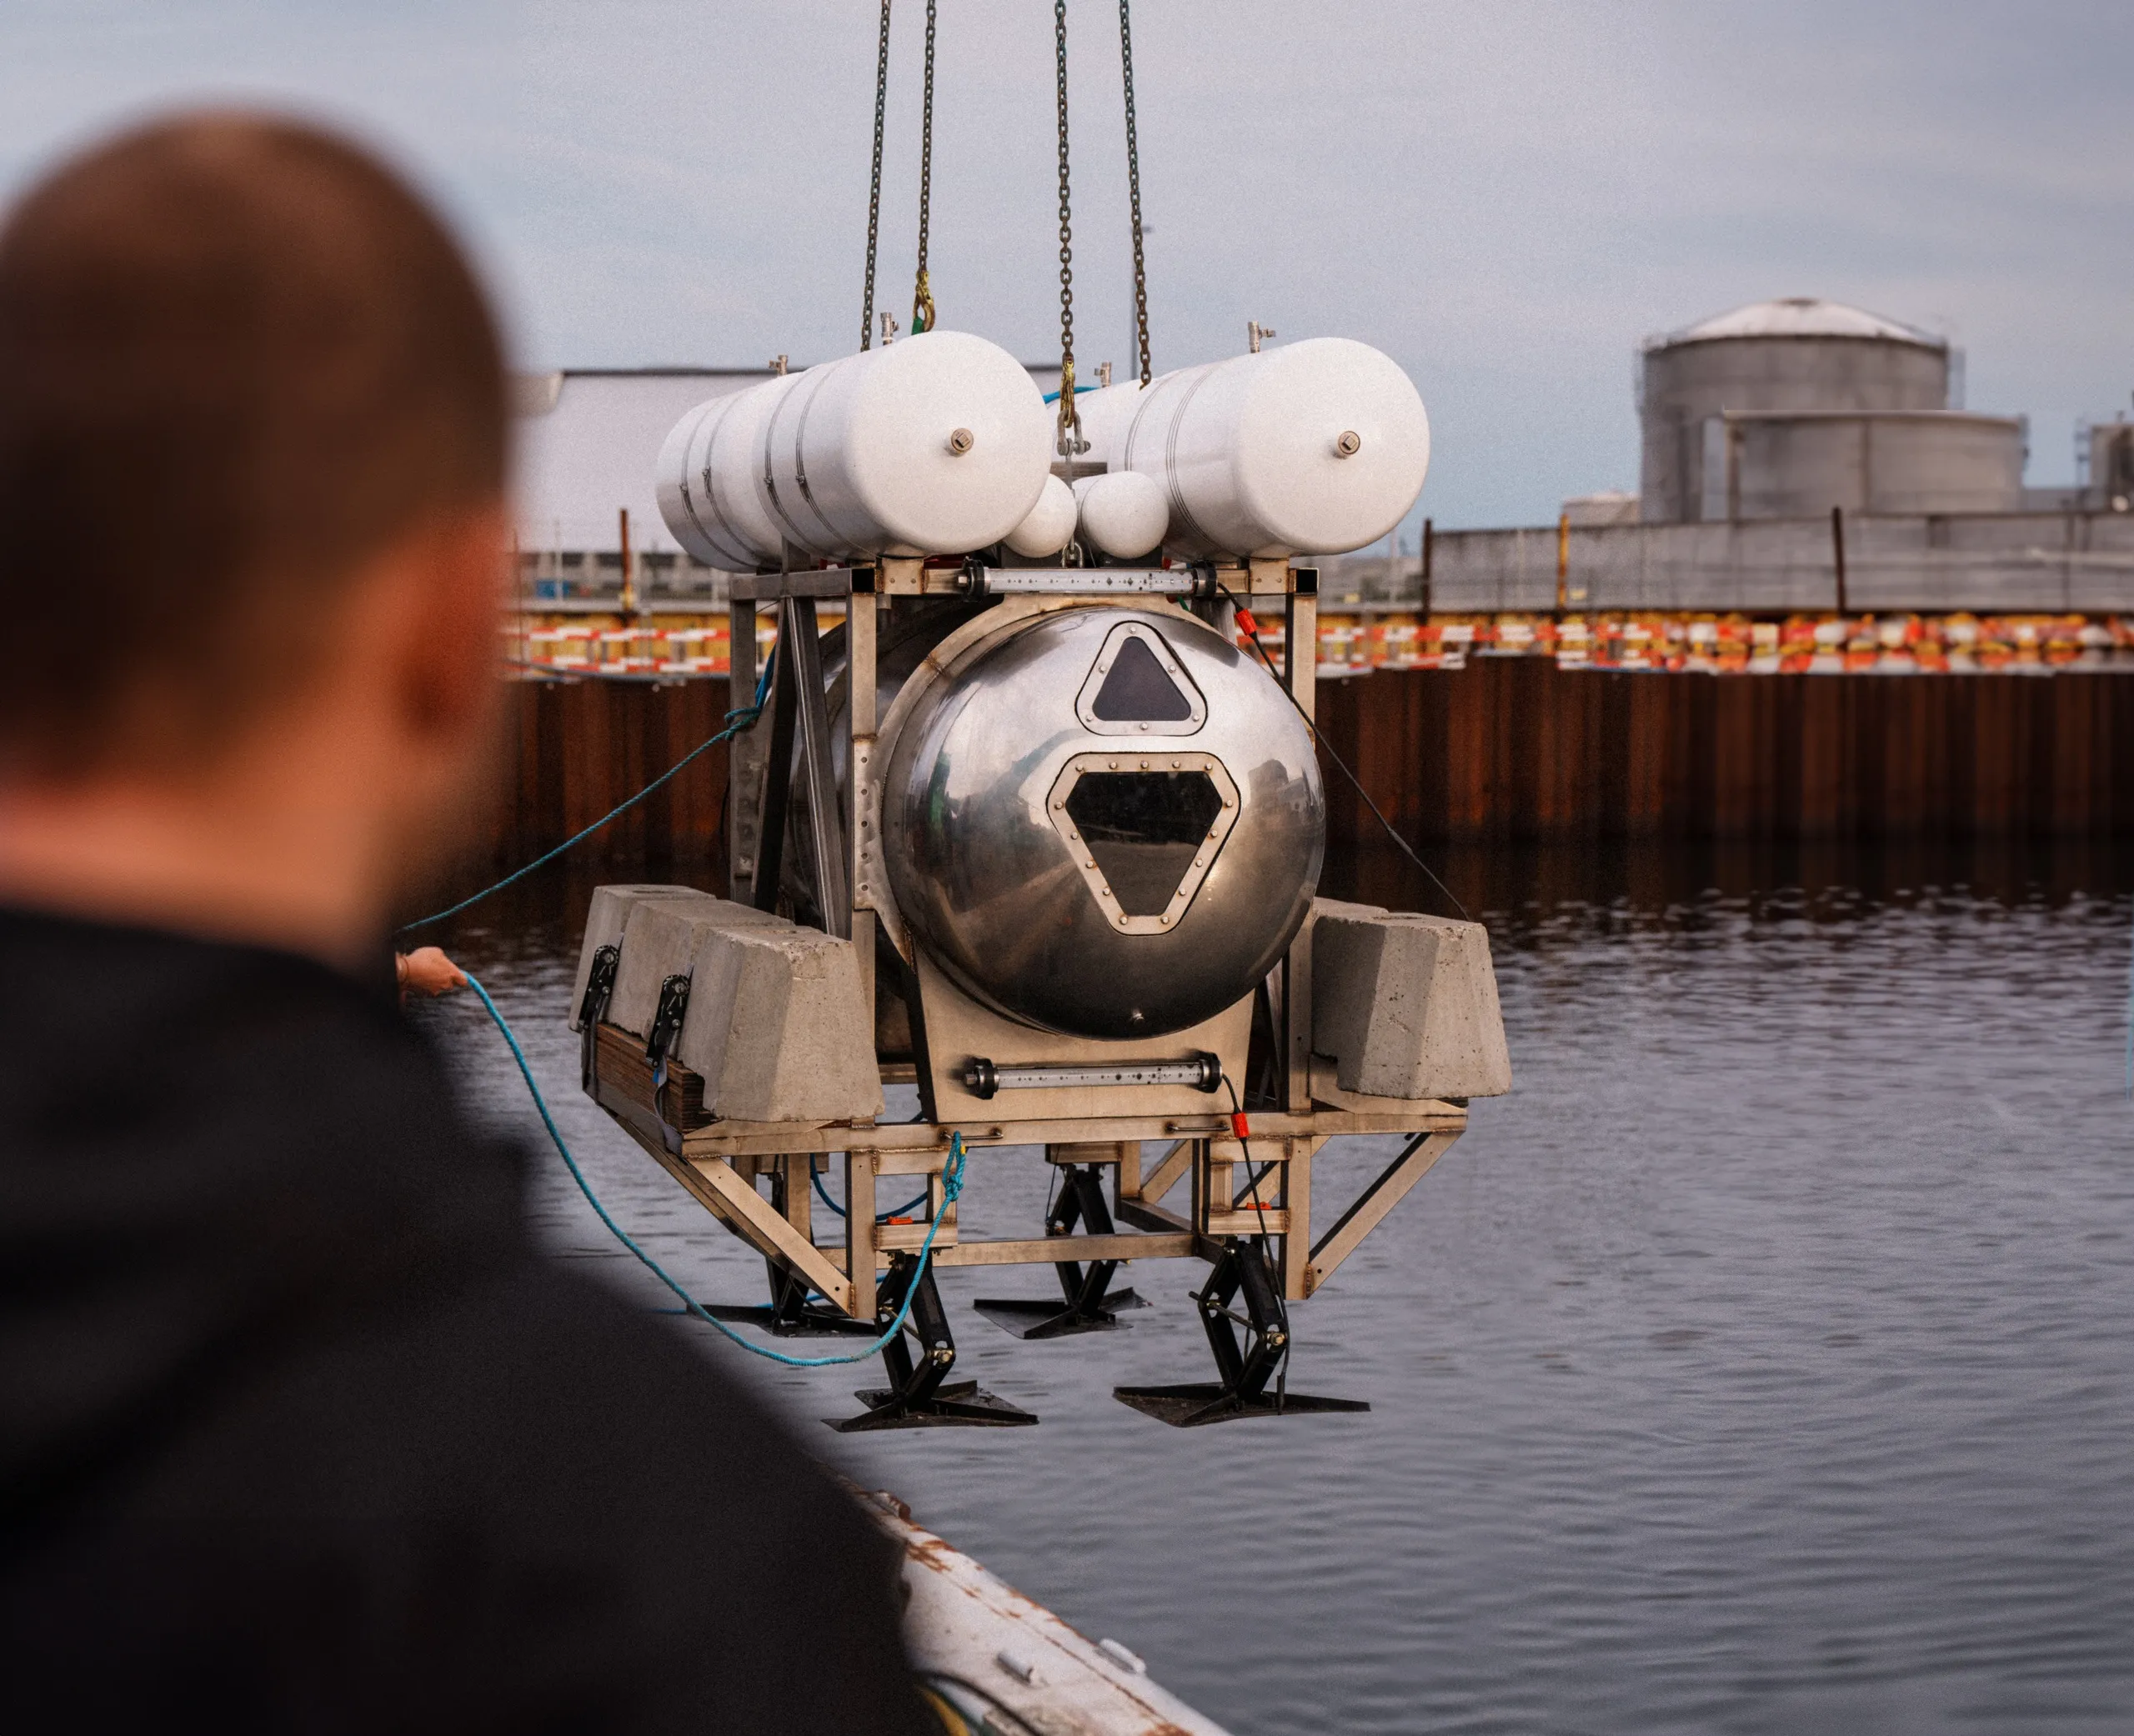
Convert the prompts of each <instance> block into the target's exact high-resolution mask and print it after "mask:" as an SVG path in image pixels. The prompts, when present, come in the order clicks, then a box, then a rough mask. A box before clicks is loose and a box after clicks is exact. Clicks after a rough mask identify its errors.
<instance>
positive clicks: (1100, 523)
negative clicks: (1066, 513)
mask: <svg viewBox="0 0 2134 1736" xmlns="http://www.w3.org/2000/svg"><path fill="white" fill-rule="evenodd" d="M1075 504H1076V506H1077V508H1079V513H1080V525H1081V532H1082V538H1083V540H1084V541H1085V542H1086V543H1090V544H1091V545H1092V546H1093V547H1094V548H1095V549H1096V550H1097V552H1098V553H1100V554H1106V555H1109V556H1110V557H1111V558H1112V559H1114V560H1115V561H1138V560H1139V559H1140V558H1141V557H1142V556H1143V555H1145V554H1149V553H1153V552H1154V551H1155V549H1156V548H1158V547H1159V546H1160V544H1161V543H1162V542H1163V539H1164V528H1165V525H1166V524H1167V523H1169V522H1170V503H1168V502H1167V501H1165V498H1164V491H1163V490H1162V488H1160V487H1159V486H1158V485H1157V483H1156V482H1155V479H1154V478H1151V477H1145V476H1143V475H1142V474H1141V473H1140V472H1139V471H1135V470H1111V471H1106V472H1105V473H1104V474H1103V475H1101V476H1085V477H1078V478H1075Z"/></svg>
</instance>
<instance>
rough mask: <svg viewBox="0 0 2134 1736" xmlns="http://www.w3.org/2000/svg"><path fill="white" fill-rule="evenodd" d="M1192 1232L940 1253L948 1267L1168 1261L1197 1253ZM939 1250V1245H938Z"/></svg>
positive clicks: (1039, 1240)
mask: <svg viewBox="0 0 2134 1736" xmlns="http://www.w3.org/2000/svg"><path fill="white" fill-rule="evenodd" d="M1199 1243H1200V1238H1198V1237H1196V1236H1195V1235H1193V1234H1192V1233H1190V1231H1167V1232H1164V1233H1158V1234H1155V1235H1125V1234H1120V1235H1110V1236H1037V1237H1034V1238H1030V1239H1029V1240H1026V1241H1000V1242H959V1243H957V1244H956V1246H955V1247H954V1248H950V1249H947V1250H945V1251H939V1252H937V1253H936V1255H935V1258H937V1259H938V1260H939V1263H941V1264H942V1265H944V1266H1046V1265H1050V1264H1051V1263H1053V1262H1054V1261H1055V1260H1168V1259H1180V1258H1185V1257H1187V1256H1190V1255H1191V1254H1192V1253H1195V1251H1196V1248H1197V1247H1198V1245H1199ZM935 1247H936V1248H937V1250H938V1249H939V1243H936V1244H935Z"/></svg>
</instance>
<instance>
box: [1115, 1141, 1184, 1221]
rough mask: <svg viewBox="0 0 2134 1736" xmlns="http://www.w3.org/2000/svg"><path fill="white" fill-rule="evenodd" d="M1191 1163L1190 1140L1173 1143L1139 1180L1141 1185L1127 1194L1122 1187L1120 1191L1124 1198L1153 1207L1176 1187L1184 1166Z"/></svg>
mask: <svg viewBox="0 0 2134 1736" xmlns="http://www.w3.org/2000/svg"><path fill="white" fill-rule="evenodd" d="M1192 1161H1193V1142H1192V1141H1191V1140H1190V1139H1180V1140H1177V1141H1175V1142H1174V1143H1173V1144H1172V1146H1171V1148H1170V1150H1169V1151H1167V1152H1165V1153H1164V1154H1163V1158H1162V1159H1161V1160H1160V1162H1159V1163H1157V1165H1156V1167H1155V1168H1154V1169H1151V1170H1150V1172H1149V1173H1147V1174H1146V1175H1145V1176H1144V1177H1143V1178H1141V1185H1140V1187H1139V1188H1135V1189H1134V1190H1132V1191H1131V1192H1128V1191H1127V1190H1126V1189H1125V1188H1123V1187H1122V1188H1121V1190H1120V1191H1121V1193H1122V1194H1123V1195H1124V1197H1125V1198H1132V1199H1139V1200H1140V1201H1141V1202H1142V1203H1145V1204H1147V1205H1154V1204H1155V1203H1156V1202H1157V1201H1158V1200H1160V1199H1161V1198H1163V1197H1164V1195H1165V1194H1166V1193H1170V1190H1171V1189H1172V1188H1175V1187H1176V1186H1177V1185H1178V1178H1180V1176H1182V1175H1184V1174H1185V1166H1186V1165H1187V1164H1189V1163H1191V1162H1192Z"/></svg>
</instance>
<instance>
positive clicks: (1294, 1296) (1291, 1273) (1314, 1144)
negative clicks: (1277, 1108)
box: [1282, 1139, 1320, 1302]
mask: <svg viewBox="0 0 2134 1736" xmlns="http://www.w3.org/2000/svg"><path fill="white" fill-rule="evenodd" d="M1319 1146H1320V1142H1319V1141H1318V1140H1316V1139H1293V1140H1290V1142H1289V1147H1290V1160H1289V1162H1288V1163H1285V1164H1284V1165H1283V1166H1282V1172H1283V1183H1282V1203H1283V1204H1284V1205H1285V1206H1287V1207H1288V1208H1289V1213H1290V1223H1289V1228H1288V1231H1287V1233H1285V1235H1284V1236H1283V1238H1282V1295H1283V1298H1285V1300H1287V1301H1290V1302H1301V1301H1303V1300H1304V1298H1305V1296H1306V1294H1308V1292H1307V1290H1306V1289H1305V1272H1306V1270H1307V1269H1308V1268H1310V1264H1311V1160H1312V1158H1313V1155H1314V1154H1315V1153H1316V1152H1317V1151H1318V1149H1319Z"/></svg>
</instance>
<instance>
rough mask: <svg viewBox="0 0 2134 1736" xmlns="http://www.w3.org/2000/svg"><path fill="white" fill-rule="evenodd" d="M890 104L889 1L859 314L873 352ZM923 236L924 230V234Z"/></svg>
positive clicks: (863, 337) (877, 64) (863, 344)
mask: <svg viewBox="0 0 2134 1736" xmlns="http://www.w3.org/2000/svg"><path fill="white" fill-rule="evenodd" d="M927 13H928V30H927V42H928V47H929V51H930V49H931V47H932V43H933V34H934V33H933V29H932V13H933V8H932V7H931V6H930V5H929V7H928V8H927ZM927 64H928V68H929V74H930V72H931V68H932V65H933V60H932V56H931V53H930V52H929V56H928V61H927ZM927 89H928V93H929V96H930V94H931V93H932V90H933V80H932V78H931V77H930V76H929V78H928V80H927ZM888 108H889V0H882V46H881V48H880V49H879V51H878V53H876V56H875V59H874V178H873V179H872V180H871V181H869V183H868V188H867V297H866V300H865V302H864V303H863V304H862V305H861V308H860V310H859V347H860V348H862V349H868V348H872V347H873V345H874V250H875V246H876V244H877V243H879V240H880V239H881V234H882V117H883V115H884V113H885V112H886V111H887V109H888ZM921 233H924V231H923V230H922V231H921Z"/></svg>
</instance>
